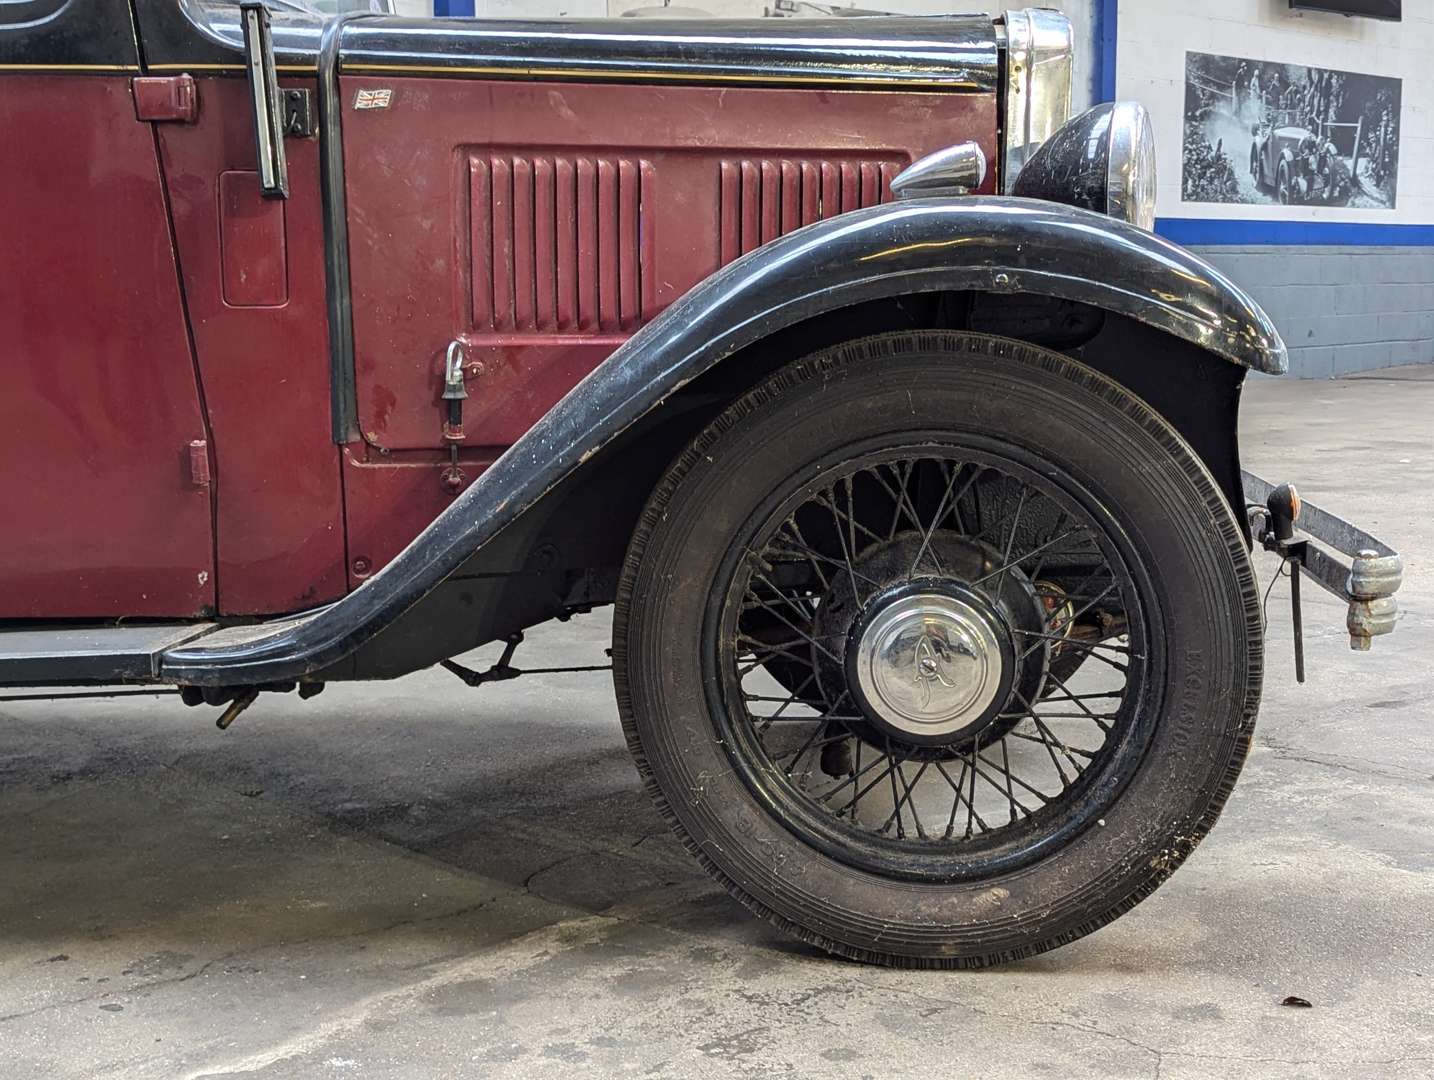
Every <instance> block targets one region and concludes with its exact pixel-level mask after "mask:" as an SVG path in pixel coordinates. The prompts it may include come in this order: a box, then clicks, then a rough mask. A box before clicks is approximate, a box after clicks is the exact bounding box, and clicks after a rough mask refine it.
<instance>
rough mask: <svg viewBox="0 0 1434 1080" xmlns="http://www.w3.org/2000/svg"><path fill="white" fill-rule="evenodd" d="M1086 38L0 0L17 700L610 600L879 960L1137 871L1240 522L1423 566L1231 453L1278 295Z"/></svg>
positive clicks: (764, 893) (465, 641)
mask: <svg viewBox="0 0 1434 1080" xmlns="http://www.w3.org/2000/svg"><path fill="white" fill-rule="evenodd" d="M1071 50H1072V44H1071V29H1070V26H1069V24H1068V23H1067V22H1066V20H1065V19H1064V18H1063V17H1062V16H1060V15H1058V14H1056V13H1053V12H1050V11H1044V10H1037V9H1029V10H1021V11H1012V12H1008V13H1006V14H1004V15H999V16H995V17H992V16H988V15H944V16H935V17H925V18H908V17H880V18H852V17H844V18H811V19H805V18H797V19H767V20H746V21H742V20H732V21H715V20H708V21H701V20H683V19H660V20H658V19H654V20H644V19H613V20H600V21H586V22H585V21H544V22H533V21H522V20H511V21H497V20H494V21H481V20H471V19H470V20H465V19H452V20H449V19H406V18H397V17H393V16H388V15H376V14H372V13H359V14H343V15H323V14H321V13H319V12H318V11H317V10H310V9H308V8H306V7H305V5H303V4H302V3H295V2H284V3H278V2H274V0H271V6H270V8H268V9H265V8H264V7H263V6H262V5H261V4H259V3H257V2H256V3H244V4H234V3H221V2H218V0H130V2H126V0H91V2H90V3H88V4H84V5H80V4H73V3H68V2H66V0H26V2H25V3H22V4H19V5H15V4H9V5H0V79H3V93H0V132H3V136H4V141H5V145H6V147H7V149H8V151H9V157H8V159H7V165H6V168H5V169H4V171H3V173H0V193H3V197H4V200H3V201H4V206H5V219H6V220H5V226H4V228H5V242H4V243H3V244H0V282H3V295H4V302H3V305H0V339H3V341H4V342H5V346H4V349H5V352H4V356H5V362H4V365H3V368H2V369H0V448H3V459H4V461H5V473H4V485H3V490H4V505H5V509H6V513H5V516H6V528H5V529H4V530H3V532H0V685H3V686H5V687H6V688H8V692H7V694H6V697H7V698H8V699H9V700H14V699H15V698H25V697H33V696H36V695H43V696H55V695H61V694H64V695H68V696H72V697H83V696H86V695H91V694H92V695H107V694H108V695H113V694H123V693H141V692H144V693H147V692H153V691H154V690H156V689H162V688H170V689H171V690H173V691H175V692H177V693H178V694H179V695H180V696H181V697H182V700H183V701H184V702H185V703H187V704H189V705H192V706H197V707H200V708H204V707H208V708H209V709H212V710H214V712H215V713H217V719H218V723H219V726H220V727H222V728H225V727H228V725H229V724H230V723H231V722H232V721H234V720H235V718H236V717H238V716H239V715H240V714H241V713H242V712H243V711H244V710H245V709H247V708H251V707H256V708H260V709H262V708H263V707H264V701H265V700H266V697H265V696H266V695H270V694H282V693H297V694H298V695H300V696H303V697H309V696H312V695H313V694H315V693H317V692H319V691H320V690H322V689H323V687H324V686H325V684H327V683H329V682H335V681H341V680H366V679H392V678H396V677H398V676H402V675H405V674H407V673H410V672H415V671H418V670H420V669H424V668H429V667H431V666H433V665H443V666H444V667H446V668H447V669H448V670H450V671H452V672H453V673H454V674H455V675H457V676H459V677H461V678H463V679H465V680H466V681H468V682H470V683H472V684H474V685H481V684H482V683H483V682H485V681H487V680H488V679H491V678H498V677H511V676H513V675H514V674H516V673H518V672H520V671H521V666H520V660H519V659H517V658H515V656H514V650H515V649H516V648H517V646H518V643H519V642H520V640H521V636H522V634H523V632H524V631H525V630H526V629H528V628H530V627H533V626H535V625H537V624H539V623H543V622H545V621H547V620H551V619H567V618H569V617H572V616H576V615H582V614H584V613H587V612H590V611H593V610H594V609H597V608H601V607H604V606H607V605H611V606H612V612H613V613H612V620H613V623H612V626H613V630H612V648H611V664H612V669H613V681H614V685H615V689H616V695H617V703H618V708H619V711H620V714H621V718H622V724H623V727H624V730H625V733H626V737H627V741H628V743H629V745H630V747H631V750H632V754H633V757H634V759H635V761H636V764H637V767H638V770H639V771H640V773H641V775H642V777H643V778H644V780H645V782H646V784H647V786H648V788H649V790H650V791H651V794H652V796H653V798H654V799H655V800H656V802H657V805H658V807H659V808H660V810H661V812H662V814H663V815H664V816H665V817H666V819H667V820H668V821H669V822H670V823H671V825H672V827H673V829H674V830H675V831H676V833H677V834H678V835H679V836H680V837H681V839H682V840H683V841H684V843H685V844H686V845H687V847H688V848H689V849H690V850H691V851H692V853H693V855H694V856H695V857H696V858H697V859H698V860H700V861H701V863H702V864H703V866H705V867H706V868H707V870H709V871H710V872H711V873H712V874H713V875H714V876H715V877H716V878H717V879H718V880H719V881H720V882H721V883H722V884H723V885H724V886H725V887H726V888H727V889H728V890H729V891H730V892H731V893H732V895H734V896H735V897H737V898H738V899H739V900H740V901H741V902H742V903H744V904H745V905H746V906H747V907H748V908H750V909H751V910H752V911H753V912H755V913H756V914H758V915H760V916H762V917H763V918H766V919H768V920H770V921H771V922H773V923H775V924H776V925H778V926H780V927H782V928H784V929H785V930H787V931H789V932H791V933H792V934H795V935H797V936H799V937H801V938H803V939H805V940H806V941H808V942H811V943H814V944H815V945H817V946H819V947H821V948H822V949H825V950H828V951H830V952H832V953H836V954H840V955H843V956H846V957H852V958H858V959H864V960H870V961H876V962H882V963H889V964H898V965H910V966H981V965H986V964H990V963H995V962H999V961H1001V960H1006V959H1010V958H1015V957H1020V956H1024V955H1029V954H1032V953H1035V952H1039V951H1042V950H1045V949H1049V948H1052V947H1055V946H1057V945H1061V944H1063V943H1066V942H1069V941H1072V940H1074V939H1075V938H1078V937H1080V936H1082V935H1084V934H1086V933H1089V932H1090V931H1092V930H1094V929H1096V928H1098V927H1100V926H1102V925H1104V924H1105V923H1107V922H1108V921H1110V920H1111V919H1114V918H1116V917H1117V916H1119V915H1120V914H1121V913H1123V912H1125V911H1127V910H1129V909H1130V908H1131V907H1132V906H1133V905H1134V904H1136V903H1137V902H1138V901H1140V900H1141V899H1142V898H1143V897H1145V896H1147V895H1148V894H1149V893H1150V892H1151V891H1152V890H1153V889H1155V888H1156V887H1157V886H1158V885H1159V884H1160V883H1161V882H1162V881H1164V880H1165V879H1166V878H1167V877H1168V876H1169V875H1170V874H1171V873H1172V872H1173V871H1174V870H1175V869H1176V867H1177V866H1179V864H1180V863H1181V862H1182V860H1184V859H1185V857H1186V856H1187V855H1188V854H1189V853H1190V851H1191V849H1192V848H1194V846H1195V845H1196V844H1197V843H1198V842H1199V840H1200V839H1201V838H1202V837H1203V836H1204V835H1205V834H1206V833H1207V832H1208V830H1209V829H1210V828H1211V826H1212V825H1213V824H1214V822H1215V819H1216V817H1217V816H1218V814H1219V813H1220V810H1221V807H1222V805H1223V804H1224V802H1225V799H1226V797H1227V796H1228V795H1229V793H1230V790H1231V788H1232V786H1233V784H1234V782H1235V779H1236V777H1237V776H1238V775H1239V772H1240V768H1241V764H1242V762H1243V761H1244V758H1245V754H1246V751H1247V749H1248V747H1249V745H1250V738H1251V732H1252V726H1253V723H1254V719H1255V713H1256V710H1257V707H1258V705H1259V700H1260V687H1261V680H1262V678H1263V677H1264V674H1265V665H1264V619H1263V617H1262V612H1261V606H1260V594H1259V592H1258V591H1257V587H1256V578H1255V572H1254V569H1253V565H1252V558H1251V553H1252V550H1253V549H1254V547H1255V546H1256V545H1258V546H1261V547H1264V548H1266V549H1269V550H1272V551H1275V552H1277V553H1278V555H1279V556H1280V558H1281V559H1283V560H1284V565H1285V566H1287V567H1289V568H1290V569H1291V570H1292V571H1293V572H1294V573H1295V575H1296V577H1295V582H1296V584H1298V581H1299V580H1300V578H1299V575H1301V574H1303V575H1304V576H1305V577H1308V578H1313V579H1314V581H1315V582H1316V583H1317V584H1320V585H1322V586H1324V587H1325V588H1327V589H1328V590H1329V591H1331V592H1333V593H1334V594H1336V595H1337V596H1339V597H1340V598H1342V599H1343V600H1345V601H1347V602H1348V611H1349V630H1350V635H1351V636H1350V641H1351V644H1352V645H1354V646H1355V647H1357V648H1365V647H1368V646H1369V644H1370V642H1371V639H1372V638H1373V637H1374V636H1375V635H1377V634H1380V633H1384V632H1387V631H1388V630H1390V629H1392V627H1393V622H1394V600H1393V598H1392V595H1391V594H1392V593H1393V592H1394V590H1395V588H1396V587H1397V586H1398V583H1399V575H1400V566H1399V558H1398V556H1397V555H1396V554H1395V553H1394V552H1392V551H1390V550H1389V549H1388V548H1387V547H1384V546H1383V545H1381V544H1380V543H1379V542H1378V541H1377V540H1375V539H1373V538H1372V537H1369V536H1367V535H1365V534H1364V533H1362V532H1360V531H1359V530H1358V529H1356V528H1354V527H1353V526H1350V525H1347V524H1345V523H1343V522H1341V521H1339V520H1338V519H1336V518H1333V517H1331V516H1330V515H1328V514H1326V513H1324V512H1323V511H1320V510H1318V509H1317V508H1315V507H1313V506H1311V505H1309V504H1304V505H1301V503H1300V501H1299V498H1298V496H1297V495H1295V493H1294V492H1293V490H1292V489H1291V488H1290V487H1289V486H1288V485H1283V484H1282V485H1280V486H1278V487H1272V486H1270V485H1268V484H1266V483H1265V482H1264V481H1262V480H1260V479H1259V478H1257V477H1253V476H1249V475H1242V471H1241V466H1240V454H1239V446H1238V441H1237V429H1236V421H1237V412H1238V406H1239V401H1240V391H1241V386H1242V384H1243V382H1244V380H1245V377H1246V375H1247V373H1249V372H1252V371H1253V372H1263V373H1267V374H1279V373H1281V372H1283V371H1284V370H1285V368H1286V355H1285V347H1284V345H1283V343H1282V342H1281V340H1280V336H1279V334H1278V333H1277V331H1276V329H1275V328H1274V326H1272V325H1271V323H1270V321H1269V320H1268V319H1267V318H1266V316H1265V315H1264V314H1263V313H1262V312H1261V311H1260V310H1259V308H1258V307H1257V306H1256V305H1255V304H1254V303H1252V302H1251V300H1250V299H1249V298H1248V297H1247V296H1245V295H1244V294H1243V293H1242V292H1241V291H1240V290H1239V289H1238V288H1236V287H1235V286H1234V285H1233V284H1231V282H1229V281H1228V280H1227V279H1226V278H1225V277H1223V276H1222V275H1221V274H1220V273H1219V272H1218V271H1216V270H1215V269H1213V268H1212V267H1211V266H1209V265H1208V264H1207V263H1205V262H1204V261H1202V260H1201V259H1200V258H1198V257H1197V256H1195V255H1193V254H1191V253H1190V252H1188V251H1185V250H1183V249H1182V248H1180V247H1178V246H1177V245H1175V244H1172V243H1169V242H1167V241H1165V240H1163V239H1161V238H1160V237H1158V236H1157V235H1155V234H1154V232H1153V231H1152V228H1153V223H1154V199H1155V171H1154V170H1155V148H1154V144H1153V141H1152V135H1151V128H1150V123H1149V120H1148V118H1147V116H1146V114H1145V111H1144V110H1143V109H1142V108H1141V106H1140V105H1138V104H1135V103H1132V102H1120V103H1106V104H1101V105H1097V106H1096V107H1094V108H1092V109H1090V110H1088V111H1085V112H1082V113H1080V114H1079V115H1076V116H1071V115H1070V114H1071V111H1072V110H1071V105H1070V103H1071ZM1295 596H1296V598H1297V597H1298V593H1295ZM1296 613H1298V608H1297V607H1296ZM488 643H495V644H496V643H506V646H505V647H504V648H503V657H502V659H501V660H500V661H499V662H498V664H497V665H496V666H493V667H489V668H487V669H486V670H478V669H477V666H475V665H474V664H473V662H471V661H469V662H467V663H464V662H458V661H455V660H454V658H455V657H458V656H460V655H461V654H464V653H467V652H469V651H471V650H473V649H475V648H477V647H478V646H481V645H484V644H488ZM593 659H594V658H582V657H575V658H574V661H575V664H581V663H584V662H586V663H589V664H591V662H592V660H593ZM596 659H598V660H603V659H606V658H602V657H599V658H596ZM67 687H68V688H71V689H68V690H66V689H64V688H67ZM478 696H479V697H480V698H481V694H480V695H478ZM256 700H257V701H258V705H257V706H256V705H255V704H254V703H255V702H256ZM76 707H79V706H78V705H77V706H76Z"/></svg>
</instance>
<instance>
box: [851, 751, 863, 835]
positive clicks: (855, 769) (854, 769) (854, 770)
mask: <svg viewBox="0 0 1434 1080" xmlns="http://www.w3.org/2000/svg"><path fill="white" fill-rule="evenodd" d="M861 747H862V741H861V740H860V739H857V740H856V760H855V761H854V762H852V766H851V774H852V775H853V776H860V775H861ZM856 815H857V809H856V807H855V806H853V807H852V808H851V820H852V822H853V824H855V823H856V821H857V816H856Z"/></svg>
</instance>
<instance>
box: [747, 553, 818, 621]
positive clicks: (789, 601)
mask: <svg viewBox="0 0 1434 1080" xmlns="http://www.w3.org/2000/svg"><path fill="white" fill-rule="evenodd" d="M748 556H749V559H748V561H749V562H750V563H760V562H761V561H762V559H761V556H759V555H754V554H752V553H751V552H748ZM751 570H752V577H753V579H754V580H756V581H760V582H761V583H762V584H763V585H765V586H767V588H769V589H771V590H772V593H773V595H775V596H776V597H777V599H778V600H780V601H782V603H784V604H786V605H787V607H789V608H791V609H792V610H793V611H794V612H796V613H797V616H798V617H799V618H801V619H804V620H805V621H806V622H808V623H810V622H811V621H812V610H811V608H808V607H804V606H803V605H801V604H799V603H797V598H796V597H793V596H788V595H787V594H786V593H784V592H783V591H782V590H781V589H780V588H778V587H777V584H776V582H774V581H772V580H771V579H770V578H769V577H767V575H766V574H764V573H762V571H760V570H758V569H757V568H756V566H752V567H751ZM747 595H748V596H750V597H751V598H752V599H753V600H755V601H756V602H757V603H759V604H762V606H763V607H765V606H766V604H765V603H764V602H763V600H762V597H761V596H760V595H759V594H758V592H757V590H756V589H754V588H752V586H751V585H750V584H749V585H748V586H747ZM793 629H796V627H793ZM801 632H802V631H800V630H797V633H799V634H800V633H801Z"/></svg>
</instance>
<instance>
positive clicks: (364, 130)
mask: <svg viewBox="0 0 1434 1080" xmlns="http://www.w3.org/2000/svg"><path fill="white" fill-rule="evenodd" d="M341 85H342V88H343V97H344V101H345V117H344V145H345V159H346V169H347V181H348V197H349V217H350V224H349V251H350V257H351V259H352V278H353V290H354V335H355V347H356V368H357V382H358V404H359V423H360V428H361V430H362V433H363V438H364V440H365V441H366V442H367V443H368V444H369V447H370V448H371V449H370V450H369V451H367V452H361V451H358V450H357V448H352V452H351V453H350V454H349V457H348V467H347V468H346V472H345V476H346V483H347V484H348V485H349V489H348V490H349V498H348V529H349V536H350V550H351V552H353V553H354V554H355V556H358V555H359V553H360V552H362V558H363V559H364V560H365V561H366V562H367V563H368V564H369V565H371V566H373V567H377V566H381V565H382V564H383V563H384V562H386V561H387V559H388V558H390V557H392V555H393V554H396V553H397V551H398V550H400V549H401V548H402V546H403V545H404V544H405V543H407V541H408V540H410V539H412V537H413V536H415V535H416V534H417V533H418V532H419V531H420V530H421V529H422V528H423V526H425V525H426V524H427V523H428V522H429V521H430V520H431V519H432V517H433V516H434V515H435V514H436V513H437V512H438V511H439V510H441V509H442V508H443V506H444V505H446V503H447V501H448V499H449V498H450V495H449V494H448V493H446V492H444V491H443V490H442V489H441V487H440V484H439V479H438V474H439V472H440V471H441V469H442V467H443V464H444V459H443V458H442V457H440V456H439V455H437V454H434V453H431V452H429V451H431V450H433V449H436V448H438V447H440V446H441V445H442V440H441V431H442V419H443V413H442V409H441V402H440V399H439V392H440V390H441V381H442V371H443V360H444V354H445V351H446V348H447V346H448V343H449V342H450V341H451V340H454V339H455V338H456V339H458V340H461V341H462V342H463V343H464V344H465V346H466V351H467V356H468V360H469V363H468V375H469V379H468V393H469V397H468V399H467V401H466V403H465V412H464V420H465V430H466V440H465V445H466V446H468V447H470V448H472V450H473V451H474V452H473V453H472V456H471V459H470V460H469V461H467V462H465V468H464V472H465V475H466V477H467V479H468V480H470V481H471V480H472V479H473V478H474V477H475V476H476V475H477V473H478V472H479V471H481V468H482V467H483V463H484V462H486V461H490V460H492V459H493V458H494V457H495V456H496V455H497V454H498V453H500V452H501V451H502V449H503V448H505V447H507V446H508V445H511V444H512V443H513V442H514V441H515V440H516V439H517V438H518V437H519V436H521V435H522V434H523V433H524V432H525V431H526V430H527V429H528V428H529V427H530V426H532V424H533V423H534V422H536V421H537V420H538V419H539V418H540V417H541V416H542V415H543V414H544V413H545V412H547V411H548V409H549V408H551V407H552V405H553V404H554V403H556V402H557V401H558V400H559V399H560V398H561V397H562V396H563V395H564V394H565V393H567V391H568V390H570V389H571V388H572V387H573V386H574V385H576V384H577V382H578V381H579V380H581V379H582V378H583V376H585V375H586V374H587V373H588V372H589V371H591V370H592V369H593V368H594V367H596V366H597V365H598V364H599V363H600V362H601V361H602V360H603V359H604V358H606V357H607V356H608V354H610V353H611V352H612V351H613V350H614V349H615V348H616V347H617V346H618V345H620V344H621V343H622V342H623V341H625V340H626V339H627V337H628V336H629V335H631V334H632V332H633V331H635V330H636V329H637V328H638V327H639V326H640V325H642V323H643V322H645V321H647V320H648V319H650V318H652V317H653V316H654V315H656V314H657V313H658V312H659V311H661V310H662V309H663V308H664V307H666V306H667V305H668V304H670V303H671V302H672V301H674V300H675V299H677V298H678V297H679V296H681V295H682V293H684V292H685V291H686V290H687V289H689V288H690V287H691V286H693V285H695V284H696V283H697V282H698V281H700V280H702V279H703V278H704V277H706V276H707V275H709V274H710V273H712V272H713V271H714V270H716V269H717V268H718V267H719V266H721V265H722V264H724V263H726V262H730V261H731V260H732V259H734V258H736V257H737V256H738V255H740V254H743V253H744V252H746V251H750V250H752V249H754V248H756V247H758V246H760V245H761V244H763V243H765V242H766V241H768V240H771V239H773V238H775V237H776V236H779V235H781V234H783V233H786V232H790V231H791V230H792V229H795V228H798V227H800V226H801V225H804V224H809V223H810V222H812V221H815V220H817V219H819V218H822V217H831V216H833V215H835V214H837V213H840V212H842V211H846V210H852V209H856V208H858V207H861V206H869V205H872V204H873V203H876V202H879V201H883V200H885V199H888V198H890V188H889V184H890V180H891V177H892V176H894V175H895V174H896V172H897V171H899V170H900V168H902V167H903V166H905V165H906V164H907V163H909V162H910V161H911V160H913V159H914V158H916V157H919V156H921V155H922V154H926V153H929V152H931V151H933V150H936V149H939V148H940V147H942V146H945V145H948V144H950V143H951V142H954V141H959V140H960V139H964V138H971V137H973V135H975V137H977V138H978V139H979V141H980V142H981V145H982V149H983V150H984V151H985V152H986V154H987V155H988V157H990V158H991V159H992V160H994V158H995V154H996V151H997V148H996V146H995V136H996V101H995V97H994V95H990V94H942V93H902V94H891V93H880V92H863V91H813V90H810V89H802V90H780V89H766V88H763V89H758V88H731V87H688V86H677V87H674V86H662V87H658V86H613V85H605V84H596V85H594V84H571V83H569V84H561V85H551V84H549V85H543V84H534V83H522V82H491V81H482V80H457V79H429V78H401V79H392V78H386V79H385V78H375V77H345V78H343V79H342V80H341ZM384 88H391V89H392V90H393V95H392V104H391V105H390V106H389V107H388V108H386V109H364V110H354V109H353V108H352V103H353V101H354V100H355V96H356V94H357V92H358V91H359V90H363V89H370V90H372V89H384ZM993 183H994V178H992V179H991V180H988V181H987V186H988V187H990V186H991V184H993ZM374 450H378V451H381V453H374V452H373V451H374ZM390 463H391V464H390ZM386 468H392V469H398V470H400V471H399V472H398V473H397V474H396V475H393V476H385V475H383V473H384V470H385V469H386Z"/></svg>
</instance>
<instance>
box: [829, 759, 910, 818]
mask: <svg viewBox="0 0 1434 1080" xmlns="http://www.w3.org/2000/svg"><path fill="white" fill-rule="evenodd" d="M883 761H886V762H890V761H891V758H890V757H888V756H887V755H886V754H882V755H881V756H880V757H878V758H877V759H876V760H875V761H873V762H872V763H871V764H870V765H868V766H867V767H866V769H864V770H862V771H863V772H866V771H868V770H870V769H874V768H876V766H878V765H880V764H881V763H882V762H883ZM892 768H894V766H892V765H888V766H887V769H886V771H885V772H882V773H880V774H879V775H878V776H877V778H876V779H875V780H873V781H872V782H871V783H869V784H867V785H866V787H864V788H862V789H861V790H860V791H858V792H857V793H856V794H855V795H853V796H852V797H851V801H850V802H846V803H843V804H842V806H841V807H840V808H838V809H837V810H834V811H832V812H833V813H834V814H835V815H836V816H837V817H841V816H842V814H844V813H845V812H846V810H847V808H848V807H850V806H854V805H855V804H856V802H857V800H858V799H860V798H861V797H862V796H863V795H865V794H866V793H867V792H868V791H870V790H871V789H872V788H874V787H876V785H877V784H879V783H881V782H882V781H883V780H885V779H886V774H887V773H888V772H890V771H891V770H892ZM859 777H860V774H857V775H856V776H851V777H849V778H848V779H847V780H845V781H844V782H843V783H842V784H841V786H840V787H837V788H835V789H833V790H832V791H829V792H827V794H826V795H825V798H828V799H829V798H831V797H832V796H833V795H835V794H836V793H837V792H838V791H840V790H841V789H842V788H844V787H846V786H847V784H852V785H855V783H856V781H857V779H858V778H859Z"/></svg>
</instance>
